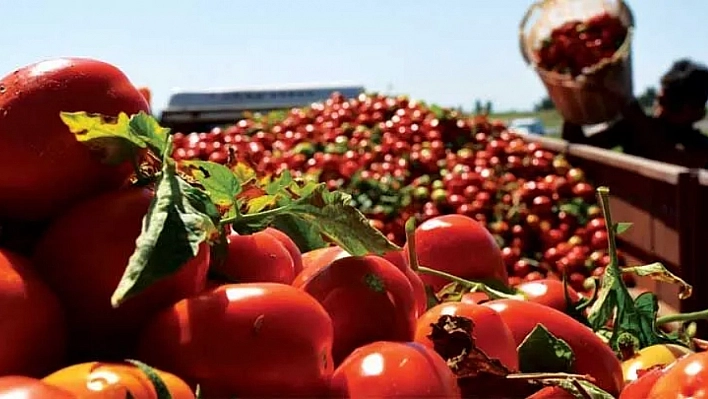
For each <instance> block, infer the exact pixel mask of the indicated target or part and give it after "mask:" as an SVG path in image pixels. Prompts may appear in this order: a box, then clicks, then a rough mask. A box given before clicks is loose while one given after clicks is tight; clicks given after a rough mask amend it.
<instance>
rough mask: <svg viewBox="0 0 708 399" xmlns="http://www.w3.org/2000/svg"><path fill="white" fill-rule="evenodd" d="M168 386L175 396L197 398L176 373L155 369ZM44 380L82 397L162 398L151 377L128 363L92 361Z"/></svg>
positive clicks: (108, 398)
mask: <svg viewBox="0 0 708 399" xmlns="http://www.w3.org/2000/svg"><path fill="white" fill-rule="evenodd" d="M153 370H154V371H155V373H156V374H157V376H158V377H159V378H160V380H162V382H163V383H164V384H165V386H166V387H167V390H168V391H169V392H170V395H171V396H172V399H194V398H195V395H194V392H192V389H191V388H190V387H189V385H187V383H186V382H184V381H182V380H181V379H179V377H177V376H175V375H174V374H170V373H167V372H164V371H161V370H155V369H153ZM42 381H44V382H46V383H48V384H51V385H53V386H56V387H59V388H61V389H64V390H65V391H67V392H71V393H72V394H74V395H76V396H77V397H79V398H87V397H95V398H101V399H125V398H126V395H127V394H128V393H130V394H131V397H132V398H133V399H158V395H157V392H156V391H155V387H154V386H153V384H152V382H151V381H150V379H149V378H148V377H147V375H145V373H143V372H142V371H141V370H140V369H139V368H137V367H135V366H134V365H132V364H128V363H100V362H89V363H81V364H75V365H73V366H69V367H65V368H63V369H61V370H58V371H55V372H53V373H52V374H50V375H48V376H46V377H44V378H43V379H42Z"/></svg>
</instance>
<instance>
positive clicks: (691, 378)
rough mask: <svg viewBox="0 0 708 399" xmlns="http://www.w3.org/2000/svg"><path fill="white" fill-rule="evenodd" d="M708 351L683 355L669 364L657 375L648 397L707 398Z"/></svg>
mask: <svg viewBox="0 0 708 399" xmlns="http://www.w3.org/2000/svg"><path fill="white" fill-rule="evenodd" d="M707 366H708V352H699V353H694V354H692V355H688V356H685V357H683V358H681V359H679V360H677V361H676V362H675V363H673V364H671V365H670V366H669V367H668V368H667V369H666V370H665V371H664V374H663V375H662V376H661V377H659V379H658V380H657V381H656V383H655V384H654V386H653V387H652V389H651V391H650V392H649V396H648V398H649V399H676V398H696V399H698V398H707V397H708V367H707Z"/></svg>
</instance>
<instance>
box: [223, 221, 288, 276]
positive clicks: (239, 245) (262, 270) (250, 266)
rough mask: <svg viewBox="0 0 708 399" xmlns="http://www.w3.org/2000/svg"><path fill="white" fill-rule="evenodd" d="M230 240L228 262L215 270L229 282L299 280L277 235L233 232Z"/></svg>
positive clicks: (229, 236) (229, 237)
mask: <svg viewBox="0 0 708 399" xmlns="http://www.w3.org/2000/svg"><path fill="white" fill-rule="evenodd" d="M227 239H228V242H229V244H228V245H229V249H228V255H227V256H226V260H225V261H224V262H223V263H221V264H216V265H214V267H213V269H214V271H215V272H217V273H218V274H220V275H223V276H224V277H227V278H228V279H229V281H237V282H239V283H281V284H290V283H291V282H292V281H293V278H295V274H294V263H293V258H292V257H291V256H290V253H289V252H288V250H287V249H286V248H285V246H283V244H281V243H280V241H279V240H278V239H277V238H275V236H273V235H271V234H268V233H265V232H262V231H261V232H257V233H253V234H248V235H240V234H238V233H236V232H233V231H232V232H231V234H229V235H228V237H227Z"/></svg>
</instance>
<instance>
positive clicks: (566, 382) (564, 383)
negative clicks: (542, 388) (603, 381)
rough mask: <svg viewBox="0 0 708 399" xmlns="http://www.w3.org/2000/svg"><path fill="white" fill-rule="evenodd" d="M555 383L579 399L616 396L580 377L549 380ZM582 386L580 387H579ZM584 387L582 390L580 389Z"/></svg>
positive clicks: (606, 398)
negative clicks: (579, 378)
mask: <svg viewBox="0 0 708 399" xmlns="http://www.w3.org/2000/svg"><path fill="white" fill-rule="evenodd" d="M549 382H551V383H552V384H553V385H556V386H558V387H560V388H563V389H565V390H566V391H568V392H569V393H570V394H572V395H573V396H575V397H576V398H578V399H588V398H590V399H614V398H615V397H614V396H612V395H610V394H609V393H608V392H606V391H604V390H602V389H601V388H599V387H598V386H596V385H594V384H593V383H591V382H589V381H584V380H578V379H572V378H571V379H562V380H553V381H549ZM578 386H580V388H578ZM580 389H582V392H581V391H580Z"/></svg>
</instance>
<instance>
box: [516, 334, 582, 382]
mask: <svg viewBox="0 0 708 399" xmlns="http://www.w3.org/2000/svg"><path fill="white" fill-rule="evenodd" d="M518 353H519V370H520V371H521V372H522V373H543V372H554V373H570V372H572V371H573V365H574V363H575V354H574V353H573V350H572V349H571V348H570V346H568V344H567V343H566V342H565V341H563V340H562V339H559V338H556V337H555V336H554V335H553V334H551V333H550V332H549V331H548V330H547V329H546V327H544V326H543V325H541V324H538V325H536V327H535V328H534V329H533V330H532V331H531V332H530V333H529V335H527V336H526V338H524V340H523V342H521V344H520V345H519V348H518Z"/></svg>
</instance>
